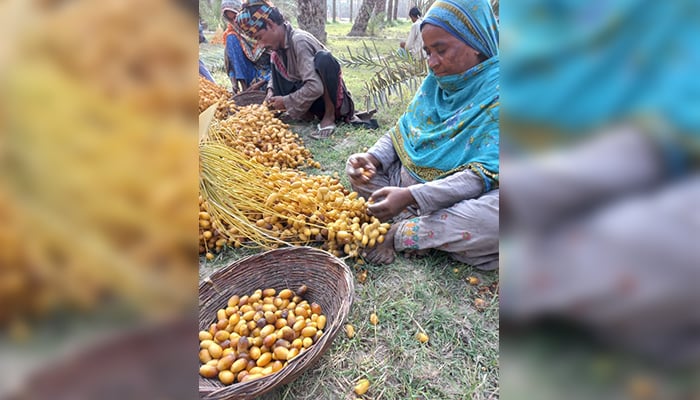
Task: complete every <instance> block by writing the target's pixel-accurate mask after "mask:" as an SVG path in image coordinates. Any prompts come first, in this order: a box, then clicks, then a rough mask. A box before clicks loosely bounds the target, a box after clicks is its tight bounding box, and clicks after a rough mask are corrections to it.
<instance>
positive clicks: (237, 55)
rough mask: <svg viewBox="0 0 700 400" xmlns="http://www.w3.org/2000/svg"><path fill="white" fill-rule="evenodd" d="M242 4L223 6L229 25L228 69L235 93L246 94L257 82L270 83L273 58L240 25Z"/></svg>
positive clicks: (234, 0) (232, 1)
mask: <svg viewBox="0 0 700 400" xmlns="http://www.w3.org/2000/svg"><path fill="white" fill-rule="evenodd" d="M240 10H241V0H224V1H222V2H221V14H222V16H223V18H224V20H225V21H226V22H228V25H227V27H226V31H225V32H224V43H225V44H226V50H225V51H224V65H225V67H226V74H227V75H228V77H229V79H230V80H231V87H232V89H233V92H234V93H237V92H238V91H239V90H245V89H247V88H248V86H250V84H251V83H253V81H255V80H259V79H263V80H268V79H269V74H270V72H269V70H270V56H269V55H267V54H265V49H264V48H263V47H262V46H258V45H257V43H255V41H254V40H253V39H252V38H250V37H248V36H247V35H246V34H245V33H244V32H243V31H242V30H241V29H240V27H239V26H238V25H237V24H236V16H238V13H239V12H240Z"/></svg>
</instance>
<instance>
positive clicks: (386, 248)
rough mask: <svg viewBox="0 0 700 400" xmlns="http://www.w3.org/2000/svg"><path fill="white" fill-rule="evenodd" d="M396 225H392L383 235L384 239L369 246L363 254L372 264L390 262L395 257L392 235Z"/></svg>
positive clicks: (394, 232) (394, 233)
mask: <svg viewBox="0 0 700 400" xmlns="http://www.w3.org/2000/svg"><path fill="white" fill-rule="evenodd" d="M396 229H397V225H392V226H391V228H390V229H389V231H388V232H387V233H386V235H384V241H383V242H382V243H378V244H377V245H376V246H374V247H372V248H369V249H367V250H366V251H365V253H364V254H363V255H364V257H365V258H366V259H367V261H369V262H371V263H374V264H391V263H392V262H394V258H395V257H396V251H395V250H394V235H396Z"/></svg>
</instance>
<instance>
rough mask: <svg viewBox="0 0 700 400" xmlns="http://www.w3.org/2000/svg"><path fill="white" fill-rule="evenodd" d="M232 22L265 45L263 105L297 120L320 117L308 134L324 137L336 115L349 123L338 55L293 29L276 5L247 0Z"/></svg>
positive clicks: (348, 105)
mask: <svg viewBox="0 0 700 400" xmlns="http://www.w3.org/2000/svg"><path fill="white" fill-rule="evenodd" d="M236 22H237V23H238V24H239V25H240V27H241V29H242V30H243V31H244V32H245V33H246V34H247V35H249V36H251V37H253V38H254V39H255V40H256V41H258V43H259V44H260V45H261V46H263V47H264V48H265V49H267V50H270V51H271V52H272V54H271V66H272V73H271V76H270V80H269V83H268V87H267V102H268V105H269V106H270V107H271V108H272V109H274V110H278V111H286V112H287V113H288V114H289V116H290V117H291V118H293V119H297V120H312V119H313V118H314V117H316V118H318V119H319V120H320V123H319V124H318V126H317V131H316V132H315V133H313V134H311V137H312V138H314V139H321V138H327V137H329V136H330V135H331V134H332V133H333V132H334V130H335V127H336V125H335V123H336V122H337V121H339V120H344V121H345V122H350V121H351V119H352V118H353V116H354V113H355V106H354V103H353V100H352V97H351V95H350V92H349V91H348V89H347V88H346V87H345V83H344V82H343V77H342V71H341V68H340V64H339V63H338V60H336V59H335V57H333V55H332V54H331V53H330V51H328V49H326V47H325V46H324V45H323V44H321V42H319V41H318V40H317V39H316V38H315V37H314V36H313V35H311V34H310V33H308V32H306V31H303V30H301V29H294V28H292V26H291V25H290V23H289V22H287V21H285V19H284V17H283V16H282V14H281V13H280V12H279V10H278V9H277V8H276V7H273V6H271V5H269V4H268V3H264V2H259V1H253V2H250V3H248V4H247V5H246V6H245V7H244V8H243V10H241V12H240V14H239V15H238V18H237V19H236Z"/></svg>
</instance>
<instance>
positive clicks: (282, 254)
mask: <svg viewBox="0 0 700 400" xmlns="http://www.w3.org/2000/svg"><path fill="white" fill-rule="evenodd" d="M275 258H279V260H280V261H281V260H289V259H297V258H298V261H300V263H299V264H295V265H293V266H292V267H293V268H297V271H299V270H301V271H304V270H307V269H308V270H311V269H317V270H320V269H321V268H326V267H331V268H332V267H335V268H336V269H337V271H335V272H336V273H338V274H339V275H338V276H337V283H338V285H339V286H340V287H341V288H345V289H346V290H347V291H346V292H344V293H343V290H341V292H340V293H335V295H336V296H339V297H340V302H339V305H338V307H337V309H335V310H325V309H324V314H325V315H326V317H327V318H328V321H329V322H328V324H327V326H326V328H325V329H324V334H323V336H321V339H319V341H318V342H317V343H315V344H314V345H313V346H312V347H310V348H309V350H308V351H306V352H304V353H303V354H300V355H299V356H297V357H295V358H294V359H293V360H292V361H290V362H289V363H288V364H287V365H286V366H285V367H284V368H283V369H282V370H280V371H278V372H277V373H274V374H272V375H268V376H266V377H263V378H259V379H256V380H254V381H249V382H243V383H236V384H234V385H229V386H224V385H223V384H221V383H220V382H219V381H218V380H215V379H206V378H203V377H201V376H199V394H200V396H201V398H203V399H217V400H222V399H251V398H254V397H256V396H260V395H262V394H263V393H266V392H268V391H271V390H273V389H274V388H276V387H278V386H281V385H284V384H286V383H290V382H292V381H293V380H295V379H296V377H298V376H299V375H300V374H301V373H303V372H304V371H305V370H307V369H308V368H310V367H311V366H312V365H313V364H314V363H315V362H317V361H318V360H319V359H320V358H321V356H322V355H323V354H324V353H325V352H326V351H327V350H328V349H329V348H330V347H331V345H332V342H333V340H334V339H335V336H336V335H337V334H338V332H340V331H341V330H342V326H343V324H344V321H345V319H346V318H347V316H348V313H349V311H350V306H351V305H352V300H353V298H354V282H353V275H352V272H351V271H350V268H349V267H348V266H347V265H346V264H345V263H344V262H343V261H342V260H341V259H339V258H337V257H335V256H334V255H332V254H330V253H328V252H326V251H323V250H320V249H317V248H313V247H286V248H282V249H274V250H268V251H265V252H263V253H259V254H253V255H249V256H246V257H243V258H240V259H238V260H235V261H233V262H231V263H230V264H228V265H226V266H224V267H222V268H219V269H218V270H216V271H214V272H213V273H212V274H210V275H209V276H208V277H206V278H204V279H203V280H202V281H201V282H200V284H199V299H200V305H199V307H200V313H199V329H200V330H201V329H206V327H208V325H209V324H210V323H211V322H212V321H213V318H212V317H213V315H212V312H211V309H216V308H221V306H223V305H225V303H226V302H227V301H228V298H229V297H230V296H231V295H232V294H234V293H232V292H231V290H230V289H226V288H223V287H221V283H224V282H225V280H226V279H232V278H233V277H234V276H235V275H236V271H237V270H241V269H243V270H245V269H246V268H249V267H251V265H254V264H255V263H256V262H263V261H267V262H270V261H271V260H273V259H275ZM301 261H304V262H303V263H302V262H301ZM280 264H282V263H280ZM325 275H332V274H330V273H328V274H325ZM264 287H267V286H266V285H265V283H264V282H261V283H260V285H259V288H264ZM227 290H228V292H227ZM316 290H318V293H326V290H325V288H321V289H316ZM251 292H252V291H251ZM239 295H242V294H239ZM209 296H212V297H209ZM203 297H204V298H205V299H208V300H206V301H203ZM210 308H211V309H210Z"/></svg>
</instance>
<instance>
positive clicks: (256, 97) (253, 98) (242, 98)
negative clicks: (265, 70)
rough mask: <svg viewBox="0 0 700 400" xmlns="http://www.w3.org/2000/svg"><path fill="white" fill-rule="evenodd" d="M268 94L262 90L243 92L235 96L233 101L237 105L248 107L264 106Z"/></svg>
mask: <svg viewBox="0 0 700 400" xmlns="http://www.w3.org/2000/svg"><path fill="white" fill-rule="evenodd" d="M266 96H267V94H266V93H265V92H262V91H260V90H251V91H249V92H241V93H238V94H235V95H234V96H233V101H234V102H235V103H236V105H239V106H247V105H250V104H262V103H263V101H264V100H265V97H266Z"/></svg>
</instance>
